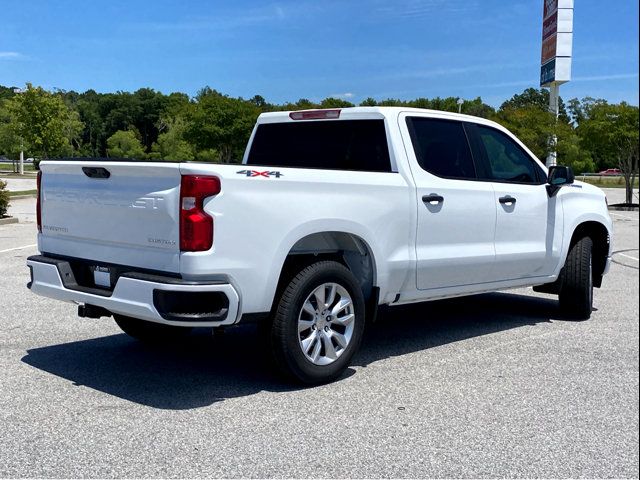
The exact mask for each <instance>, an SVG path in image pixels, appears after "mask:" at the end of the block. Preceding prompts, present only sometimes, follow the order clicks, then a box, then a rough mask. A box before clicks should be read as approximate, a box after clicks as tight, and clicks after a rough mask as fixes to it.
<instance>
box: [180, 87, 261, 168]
mask: <svg viewBox="0 0 640 480" xmlns="http://www.w3.org/2000/svg"><path fill="white" fill-rule="evenodd" d="M259 114H260V110H259V109H258V107H256V105H255V104H253V103H251V102H249V101H246V100H243V99H242V98H231V97H228V96H226V95H222V94H221V93H219V92H217V91H215V90H212V89H211V88H209V87H206V88H204V89H202V90H201V91H200V92H199V93H198V95H197V97H196V103H195V105H194V107H193V109H191V111H190V112H188V113H187V116H186V118H185V120H186V122H187V127H186V131H185V139H186V140H187V141H189V142H190V143H192V144H193V145H194V146H195V147H196V149H197V150H198V151H207V152H210V151H211V150H215V151H217V152H218V161H220V162H223V163H231V162H240V160H241V159H242V154H243V152H244V149H245V146H246V144H247V141H248V140H249V136H250V135H251V131H252V130H253V125H254V123H255V121H256V118H257V117H258V115H259Z"/></svg>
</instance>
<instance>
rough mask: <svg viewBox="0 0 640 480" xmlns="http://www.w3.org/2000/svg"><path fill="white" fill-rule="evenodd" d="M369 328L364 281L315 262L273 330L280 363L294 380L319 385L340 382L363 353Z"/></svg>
mask: <svg viewBox="0 0 640 480" xmlns="http://www.w3.org/2000/svg"><path fill="white" fill-rule="evenodd" d="M364 324H365V307H364V297H363V294H362V290H361V288H360V285H359V284H358V281H357V280H356V278H355V277H354V276H353V274H352V273H351V272H350V271H349V270H348V269H347V268H345V267H344V266H343V265H342V264H340V263H338V262H333V261H323V262H318V263H314V264H312V265H310V266H308V267H306V268H305V269H303V270H302V271H301V272H300V273H298V275H296V276H295V277H294V278H293V279H292V280H291V281H290V282H289V284H288V285H287V287H286V288H285V289H284V291H283V292H282V295H281V297H280V299H279V302H278V304H277V308H276V311H275V315H274V317H273V324H272V327H271V332H270V336H271V345H272V348H273V354H274V357H275V359H276V363H277V365H278V367H279V368H280V370H281V371H282V372H283V373H285V374H286V375H287V376H289V377H293V378H294V379H296V380H298V381H300V382H303V383H307V384H318V383H325V382H329V381H331V380H334V379H336V378H337V377H338V376H340V374H342V372H343V371H344V370H345V369H346V368H347V366H348V365H349V362H350V360H351V358H352V357H353V355H354V354H355V352H356V351H357V349H358V347H359V345H360V341H361V339H362V334H363V332H364Z"/></svg>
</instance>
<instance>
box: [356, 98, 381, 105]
mask: <svg viewBox="0 0 640 480" xmlns="http://www.w3.org/2000/svg"><path fill="white" fill-rule="evenodd" d="M376 105H378V102H376V99H375V98H372V97H367V98H365V99H364V100H363V101H361V102H360V106H361V107H375V106H376Z"/></svg>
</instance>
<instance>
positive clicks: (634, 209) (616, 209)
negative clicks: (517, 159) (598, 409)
mask: <svg viewBox="0 0 640 480" xmlns="http://www.w3.org/2000/svg"><path fill="white" fill-rule="evenodd" d="M14 198H15V197H14ZM609 211H612V212H637V211H638V207H609Z"/></svg>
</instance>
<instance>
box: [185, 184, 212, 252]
mask: <svg viewBox="0 0 640 480" xmlns="http://www.w3.org/2000/svg"><path fill="white" fill-rule="evenodd" d="M218 193H220V179H219V178H218V177H204V176H199V175H183V176H182V181H181V182H180V250H182V251H183V252H202V251H205V250H209V249H210V248H211V247H212V245H213V218H211V217H210V216H209V215H207V213H206V212H205V211H204V208H203V203H204V199H205V198H208V197H212V196H213V195H217V194H218Z"/></svg>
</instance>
